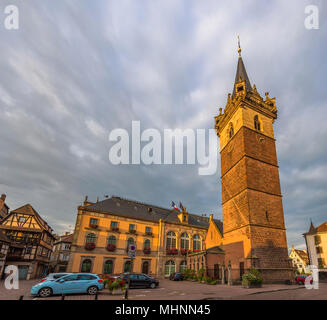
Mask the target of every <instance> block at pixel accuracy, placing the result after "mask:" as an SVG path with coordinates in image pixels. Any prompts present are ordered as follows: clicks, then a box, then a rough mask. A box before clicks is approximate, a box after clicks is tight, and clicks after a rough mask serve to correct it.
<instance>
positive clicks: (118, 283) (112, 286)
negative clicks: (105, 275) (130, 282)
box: [108, 279, 126, 294]
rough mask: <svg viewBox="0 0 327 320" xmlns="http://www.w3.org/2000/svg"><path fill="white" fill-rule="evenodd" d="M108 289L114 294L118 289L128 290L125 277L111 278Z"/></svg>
mask: <svg viewBox="0 0 327 320" xmlns="http://www.w3.org/2000/svg"><path fill="white" fill-rule="evenodd" d="M108 290H109V292H110V293H111V294H114V293H115V291H117V290H120V291H121V292H124V291H125V290H126V283H125V281H124V280H123V279H117V280H109V282H108Z"/></svg>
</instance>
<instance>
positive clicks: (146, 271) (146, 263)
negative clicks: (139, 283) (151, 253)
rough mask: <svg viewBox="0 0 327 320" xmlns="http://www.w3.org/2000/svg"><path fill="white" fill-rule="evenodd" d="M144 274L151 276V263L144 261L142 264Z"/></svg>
mask: <svg viewBox="0 0 327 320" xmlns="http://www.w3.org/2000/svg"><path fill="white" fill-rule="evenodd" d="M142 273H145V274H149V261H144V262H143V264H142Z"/></svg>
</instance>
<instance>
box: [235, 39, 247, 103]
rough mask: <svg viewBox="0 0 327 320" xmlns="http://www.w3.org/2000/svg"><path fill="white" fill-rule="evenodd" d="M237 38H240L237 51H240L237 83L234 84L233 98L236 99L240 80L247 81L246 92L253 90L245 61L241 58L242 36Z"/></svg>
mask: <svg viewBox="0 0 327 320" xmlns="http://www.w3.org/2000/svg"><path fill="white" fill-rule="evenodd" d="M237 38H238V50H237V51H238V63H237V70H236V76H235V82H234V89H233V97H235V95H236V84H237V83H239V82H240V80H241V81H245V89H246V92H249V91H250V90H251V89H252V87H251V82H250V80H249V77H248V75H247V73H246V69H245V66H244V63H243V59H242V56H241V52H242V49H241V40H240V36H239V35H238V36H237Z"/></svg>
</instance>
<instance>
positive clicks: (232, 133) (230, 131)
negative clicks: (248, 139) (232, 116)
mask: <svg viewBox="0 0 327 320" xmlns="http://www.w3.org/2000/svg"><path fill="white" fill-rule="evenodd" d="M228 134H229V138H231V137H232V136H233V135H234V127H233V124H232V123H230V125H229V131H228Z"/></svg>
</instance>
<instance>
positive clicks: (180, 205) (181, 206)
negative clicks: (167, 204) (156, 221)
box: [179, 201, 184, 211]
mask: <svg viewBox="0 0 327 320" xmlns="http://www.w3.org/2000/svg"><path fill="white" fill-rule="evenodd" d="M179 207H180V208H181V210H182V211H184V207H183V205H182V203H181V202H180V201H179Z"/></svg>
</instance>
